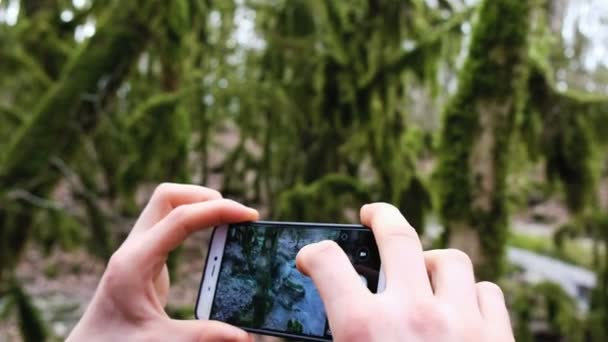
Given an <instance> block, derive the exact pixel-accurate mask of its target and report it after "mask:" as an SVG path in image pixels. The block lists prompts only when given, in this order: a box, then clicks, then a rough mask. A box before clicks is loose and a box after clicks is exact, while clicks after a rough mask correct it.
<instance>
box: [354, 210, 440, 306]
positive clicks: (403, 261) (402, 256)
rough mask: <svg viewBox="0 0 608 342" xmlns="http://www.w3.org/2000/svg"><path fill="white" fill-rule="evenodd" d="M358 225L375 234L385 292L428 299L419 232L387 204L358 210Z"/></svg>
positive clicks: (429, 294) (428, 287)
mask: <svg viewBox="0 0 608 342" xmlns="http://www.w3.org/2000/svg"><path fill="white" fill-rule="evenodd" d="M361 222H362V223H363V224H364V225H366V226H369V227H371V228H372V231H373V233H374V237H375V239H376V243H377V244H378V249H379V251H380V259H381V260H382V267H383V268H384V272H385V276H386V290H387V291H391V289H397V290H398V291H399V290H407V293H411V295H412V296H420V295H428V296H431V295H432V294H433V292H432V289H431V284H430V281H429V277H428V275H427V272H426V266H425V262H424V254H423V253H422V244H421V243H420V239H419V238H418V233H416V230H415V229H414V228H413V227H412V226H411V225H410V224H409V223H408V222H407V220H406V219H405V218H404V217H403V215H401V213H400V212H399V210H398V209H397V208H395V207H394V206H392V205H389V204H386V203H374V204H368V205H365V206H363V207H362V208H361Z"/></svg>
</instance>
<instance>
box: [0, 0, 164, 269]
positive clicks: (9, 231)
mask: <svg viewBox="0 0 608 342" xmlns="http://www.w3.org/2000/svg"><path fill="white" fill-rule="evenodd" d="M162 4H164V3H157V2H151V3H149V4H146V5H141V4H135V3H133V4H124V3H121V2H118V1H115V2H114V5H115V6H113V7H111V8H110V9H109V10H108V11H107V12H106V14H107V16H106V17H102V18H101V20H100V24H99V25H98V27H97V33H96V34H95V36H93V37H92V38H91V39H90V41H88V42H86V43H84V44H83V45H82V46H81V47H80V50H78V51H77V52H76V53H75V54H74V56H73V57H72V58H71V60H70V62H69V63H68V64H67V66H66V67H65V68H64V70H63V72H62V74H61V77H60V79H59V80H58V81H57V82H56V83H55V85H54V86H53V87H52V88H50V89H49V90H48V91H47V93H46V95H45V96H44V97H43V98H42V99H41V100H40V103H39V106H38V107H37V108H35V109H34V112H33V113H32V115H31V117H30V119H29V120H28V121H27V122H26V123H25V124H24V125H23V126H22V127H21V128H20V129H19V130H18V131H17V132H16V133H15V135H14V137H13V139H12V141H11V142H10V144H9V145H8V146H7V149H6V151H5V153H4V154H2V155H0V158H1V159H0V160H1V162H2V163H1V165H0V184H2V186H3V188H2V189H1V190H0V218H1V219H2V221H1V222H0V229H1V230H0V238H1V239H2V241H3V244H6V245H4V246H3V249H4V248H5V247H7V248H8V252H6V250H4V252H3V253H2V254H1V256H2V260H0V278H2V277H3V276H4V275H6V274H5V273H6V271H7V270H10V269H11V268H12V265H14V264H16V262H17V260H18V257H19V254H20V252H21V251H22V250H23V248H24V246H25V243H26V242H27V237H28V236H29V232H30V228H31V227H30V225H31V221H32V216H33V210H32V209H33V207H32V206H30V205H28V204H27V203H25V202H23V201H20V200H18V199H17V198H19V197H18V196H15V194H16V193H23V192H26V193H28V194H31V195H33V196H37V197H46V196H47V195H48V193H49V192H50V191H51V190H52V188H53V186H54V185H55V184H56V182H57V181H58V180H59V179H60V177H61V175H60V173H58V172H49V171H48V170H49V169H52V163H51V160H52V159H53V158H57V157H59V158H61V159H64V160H65V159H70V157H71V156H72V155H73V153H74V151H76V149H77V148H78V146H79V145H80V144H79V141H80V137H81V134H83V133H87V132H90V131H92V130H93V129H94V128H95V127H96V125H97V123H98V122H99V120H100V117H101V111H100V110H99V108H98V107H96V106H95V105H94V104H92V103H91V102H85V100H83V99H84V98H86V97H87V96H86V95H90V94H96V95H99V94H101V95H100V96H99V98H100V101H103V99H104V98H107V97H109V96H113V95H114V89H115V88H116V87H117V86H118V85H119V84H120V83H121V82H122V80H123V79H124V78H125V77H126V75H127V74H128V70H129V69H130V67H131V66H132V65H133V64H134V63H135V62H136V60H137V58H138V56H139V54H140V53H141V51H142V49H143V48H144V46H145V44H146V42H147V41H148V40H149V38H150V37H151V29H152V27H153V26H154V23H155V20H153V19H154V18H155V17H156V16H157V15H158V14H159V13H163V12H164V11H163V10H162V8H160V7H163V6H165V5H162ZM7 208H13V210H11V211H9V209H7ZM24 213H26V214H24ZM15 216H17V217H20V218H26V219H25V220H23V219H20V220H18V224H16V222H15V220H14V219H13V218H14V217H15ZM11 223H12V224H11ZM11 251H12V252H11Z"/></svg>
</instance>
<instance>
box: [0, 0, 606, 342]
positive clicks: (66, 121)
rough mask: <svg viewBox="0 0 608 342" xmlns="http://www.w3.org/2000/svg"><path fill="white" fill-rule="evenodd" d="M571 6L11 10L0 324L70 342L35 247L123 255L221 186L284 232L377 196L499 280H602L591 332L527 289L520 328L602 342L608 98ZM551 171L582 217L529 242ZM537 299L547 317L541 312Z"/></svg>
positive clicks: (542, 292)
mask: <svg viewBox="0 0 608 342" xmlns="http://www.w3.org/2000/svg"><path fill="white" fill-rule="evenodd" d="M15 5H17V7H16V8H18V12H17V13H16V17H15V20H14V22H9V21H8V19H7V18H8V15H9V12H10V11H9V7H11V6H12V8H14V6H15ZM557 7H558V6H557V2H555V1H545V0H534V1H521V0H481V1H478V2H474V3H470V2H467V1H457V0H449V1H447V0H439V1H422V0H406V1H374V0H348V1H340V2H338V1H329V0H311V1H305V0H293V1H287V0H279V1H263V0H246V1H232V0H229V1H224V0H173V1H169V2H155V1H153V2H147V3H139V2H137V3H125V2H121V1H118V0H111V1H105V2H102V1H93V0H89V1H83V2H78V3H77V2H72V1H68V0H44V1H26V0H7V1H3V2H0V9H1V10H2V12H1V13H3V14H2V15H3V16H0V18H2V20H0V44H1V46H2V49H0V75H1V77H0V89H1V90H0V297H1V299H0V309H2V310H0V311H2V312H0V314H4V316H10V315H13V316H15V317H18V318H17V320H18V321H19V322H20V324H21V331H22V335H23V337H24V339H26V340H28V341H39V340H44V339H45V338H46V337H48V336H49V334H48V329H47V328H46V327H45V324H44V322H43V320H42V319H41V316H40V314H39V313H38V312H37V310H36V308H35V306H34V305H33V302H32V300H31V298H30V297H29V296H28V294H27V291H26V290H25V286H24V284H23V283H22V282H23V280H22V279H20V278H19V277H18V276H17V274H16V272H15V270H16V267H17V265H18V264H19V262H20V260H21V259H22V256H23V254H24V252H25V251H26V249H27V248H28V246H31V244H34V243H35V244H37V245H38V247H40V248H41V250H42V251H44V252H45V253H50V252H51V251H53V250H54V249H56V248H61V249H64V250H67V251H71V250H74V249H76V248H79V247H80V246H85V247H86V249H87V250H88V251H89V252H90V254H91V255H94V256H95V257H99V258H101V259H102V260H105V259H107V258H108V257H109V256H110V255H111V253H112V251H113V250H114V249H115V248H116V247H117V246H118V244H119V243H120V242H121V241H122V240H123V239H124V238H125V236H126V234H127V232H128V229H129V227H130V224H132V222H133V220H134V219H135V217H136V216H137V214H138V212H139V210H140V208H141V206H142V205H144V204H145V200H146V198H145V196H146V195H147V194H148V193H149V192H150V190H151V189H152V188H153V187H154V186H155V185H156V184H158V183H159V182H163V181H174V182H191V183H198V184H206V185H210V186H213V187H216V188H218V189H219V190H221V191H222V193H223V194H224V195H225V196H228V197H232V198H235V199H237V200H239V201H242V202H244V203H247V204H250V205H255V206H258V207H259V208H261V209H263V210H264V212H265V213H267V215H266V216H267V217H269V218H271V219H284V220H306V221H331V222H343V221H352V220H356V210H358V208H359V207H360V206H361V205H362V204H363V203H366V202H370V201H386V202H391V203H393V204H395V205H396V206H398V207H399V208H400V209H401V211H402V212H403V213H404V214H405V216H406V217H407V218H408V220H409V221H410V223H411V224H412V225H413V226H414V227H416V228H417V229H418V231H419V233H420V234H421V235H422V234H424V233H425V232H424V228H425V227H426V226H427V222H426V218H427V217H428V216H430V215H438V216H439V218H440V220H441V222H442V223H443V225H444V226H445V231H444V232H443V237H442V238H441V240H440V241H438V243H441V244H442V245H444V246H445V245H449V246H452V247H459V248H462V249H464V250H465V251H467V252H469V254H470V255H471V257H472V259H473V262H474V263H475V265H476V266H477V272H478V274H479V275H480V278H481V279H493V280H496V279H499V278H500V277H502V276H504V275H505V272H503V270H502V267H501V266H502V265H503V264H504V260H503V252H504V249H505V246H506V244H512V245H515V246H519V247H524V248H527V249H531V250H534V251H536V252H539V253H542V254H548V255H551V256H554V257H557V258H560V259H565V260H568V261H576V262H579V263H581V264H584V265H587V266H590V267H592V268H593V269H594V270H595V271H596V273H597V275H598V288H597V289H595V290H594V292H593V296H592V305H591V312H590V313H589V315H588V317H583V318H581V317H578V316H577V315H576V314H574V313H573V311H575V309H574V308H573V305H572V303H571V302H570V299H568V298H567V295H566V294H565V293H564V292H563V291H561V290H560V289H559V288H556V287H555V286H554V285H551V284H541V285H534V286H535V287H529V288H525V289H523V290H522V293H513V294H508V295H511V297H512V298H515V299H514V303H516V305H515V308H514V310H515V311H514V312H515V314H516V315H518V317H521V319H519V320H518V321H522V322H528V320H529V319H536V320H541V321H543V322H546V324H547V326H548V327H549V329H550V330H552V331H554V332H555V333H556V334H557V335H558V336H559V337H565V338H570V339H572V340H576V339H577V338H579V336H581V335H580V334H582V333H586V334H588V335H589V336H593V337H594V338H598V339H599V340H601V337H602V336H605V332H602V329H601V328H598V327H606V326H608V313H606V308H608V295H607V291H608V271H607V270H608V261H607V260H606V258H607V255H608V253H606V246H607V245H608V235H607V232H608V226H607V225H606V222H607V220H606V211H607V208H605V205H604V207H603V206H602V205H603V204H602V203H601V201H600V200H599V194H598V190H597V189H598V188H599V184H601V180H602V177H605V176H606V174H605V172H606V171H605V170H606V166H605V162H606V159H607V156H606V153H605V150H606V145H607V143H608V138H606V137H607V136H608V135H606V132H607V131H608V125H607V124H606V123H607V122H608V120H607V118H608V107H607V106H608V100H606V98H605V97H603V96H601V95H598V94H589V93H585V92H582V91H576V90H568V91H563V89H560V87H559V86H558V85H559V80H558V79H556V77H555V74H556V72H555V70H556V68H557V66H556V65H557V64H558V63H560V62H563V60H561V61H560V59H559V58H558V56H556V54H555V53H554V51H556V50H559V49H560V48H561V47H562V46H561V45H560V44H561V43H560V40H559V39H558V38H556V34H555V33H554V32H553V31H552V30H551V29H550V26H551V22H552V20H553V19H554V17H555V16H557V14H556V13H557V12H558V11H557V9H556V8H557ZM11 13H13V14H15V13H14V11H13V12H11ZM13 14H11V15H13ZM577 57H578V58H581V57H580V55H579V56H577ZM604 72H605V71H604ZM533 168H540V169H542V171H543V172H542V174H543V175H542V177H541V179H540V180H538V179H534V180H533V181H530V182H527V181H523V182H521V183H522V184H527V183H530V184H534V186H536V187H539V188H542V192H543V193H542V196H543V198H544V197H549V196H555V197H557V198H560V199H563V201H564V202H565V203H566V206H567V208H568V210H569V214H570V217H571V222H569V223H568V224H566V225H564V226H563V227H561V228H560V229H558V230H557V233H556V236H555V239H554V241H550V240H539V239H535V238H530V237H527V236H525V235H520V234H509V233H508V228H509V225H510V218H511V216H512V213H513V209H514V207H515V209H522V207H525V206H526V205H527V204H528V201H530V198H529V197H531V196H528V195H527V192H526V191H527V190H526V189H523V190H522V192H526V193H525V194H523V195H522V194H521V193H514V192H515V191H520V190H519V189H521V188H519V187H515V186H512V182H513V179H514V178H518V177H523V178H527V177H530V178H533V177H536V175H531V174H532V173H533V172H531V171H529V170H531V169H533ZM602 172H604V174H603V173H602ZM83 228H84V229H83ZM581 237H585V238H591V239H592V245H593V248H592V249H591V250H589V249H584V248H583V247H580V244H579V242H578V240H577V239H579V238H581ZM178 260H179V253H177V254H174V255H172V256H171V259H170V265H176V264H178ZM173 269H174V267H172V270H173ZM45 272H46V273H47V275H48V276H50V277H52V276H55V273H56V270H55V269H54V268H53V267H49V268H47V269H46V270H45ZM526 291H527V292H526ZM536 300H539V301H542V303H543V305H544V306H543V307H546V308H547V309H546V310H545V311H546V312H545V314H543V315H540V316H535V317H532V318H530V317H531V316H530V315H532V313H531V308H532V305H533V304H531V303H532V302H534V301H536ZM172 313H173V314H174V315H175V316H176V317H186V316H188V315H189V314H187V310H186V311H184V309H183V308H176V309H173V310H172ZM580 322H583V323H581V324H579V323H580ZM299 324H300V323H299V322H291V326H290V328H291V329H292V330H294V331H296V330H298V329H301V325H299ZM517 332H518V335H519V336H520V337H521V338H522V339H523V340H527V339H530V338H533V335H534V334H535V333H536V332H534V331H529V329H528V328H527V327H526V326H525V325H518V327H517ZM602 334H603V335H602Z"/></svg>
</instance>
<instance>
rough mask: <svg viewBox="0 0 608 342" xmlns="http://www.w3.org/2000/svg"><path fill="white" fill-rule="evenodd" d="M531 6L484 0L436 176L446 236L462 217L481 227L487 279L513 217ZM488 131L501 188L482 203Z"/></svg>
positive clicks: (496, 267) (494, 272) (482, 269)
mask: <svg viewBox="0 0 608 342" xmlns="http://www.w3.org/2000/svg"><path fill="white" fill-rule="evenodd" d="M530 6H531V5H530V4H529V3H528V2H527V1H518V0H499V1H484V2H483V3H482V4H481V5H480V8H479V13H478V16H477V21H476V22H475V24H474V30H473V35H472V38H471V45H470V47H469V55H468V58H467V60H466V62H465V64H464V66H463V68H462V70H461V71H460V73H459V78H458V80H459V88H458V91H457V93H456V95H455V96H454V97H453V98H452V99H451V100H450V101H449V103H448V104H447V106H446V110H445V113H444V119H443V128H442V132H441V142H440V147H439V166H438V170H437V172H436V174H435V177H436V179H437V190H438V194H439V195H438V197H439V201H440V209H439V211H440V216H441V218H442V220H443V222H444V224H445V226H446V236H445V239H446V241H448V240H449V235H450V234H451V232H452V230H453V229H454V228H453V227H454V226H455V225H456V224H457V223H460V224H464V225H465V227H467V228H465V229H473V230H475V231H477V232H478V236H479V237H480V243H481V249H482V253H483V259H484V260H483V264H479V265H478V266H479V270H478V272H479V273H480V277H481V278H482V279H484V278H490V279H492V278H496V277H497V276H498V275H499V274H500V265H501V264H502V263H501V262H500V259H501V257H502V254H503V249H504V242H505V239H506V231H507V224H508V219H507V208H506V206H507V200H506V191H505V186H506V184H505V182H506V170H507V169H508V165H507V162H508V153H509V146H510V141H511V137H512V131H513V128H514V124H515V119H516V116H517V114H518V111H520V110H521V108H520V105H521V103H522V101H521V99H520V96H521V93H520V91H519V87H520V86H521V85H522V84H523V80H525V77H526V63H525V53H526V51H527V35H528V30H529V20H530V17H529V13H530ZM487 111H490V112H489V113H485V112H487ZM482 115H488V116H489V117H490V118H491V121H492V125H491V127H483V126H482V125H481V120H482ZM483 130H490V132H484V131H483ZM484 133H486V134H490V135H491V136H492V139H493V141H494V142H493V146H492V151H491V158H492V160H485V161H482V162H484V163H489V165H490V168H491V170H492V171H491V172H492V173H493V174H490V177H491V178H492V183H493V189H491V190H490V191H491V194H490V199H489V201H490V203H489V205H487V207H486V206H484V207H483V208H480V207H477V208H475V207H474V206H473V202H474V201H475V199H476V196H479V194H478V191H479V189H480V188H479V187H480V184H478V182H479V181H481V180H480V179H478V177H483V176H482V175H475V174H472V169H471V165H470V163H471V158H472V153H473V151H474V149H475V147H476V144H481V143H483V142H481V141H480V137H481V136H482V134H484ZM477 262H480V261H479V260H478V261H477Z"/></svg>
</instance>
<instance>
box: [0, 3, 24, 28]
mask: <svg viewBox="0 0 608 342" xmlns="http://www.w3.org/2000/svg"><path fill="white" fill-rule="evenodd" d="M1 4H2V1H1V0H0V5H1ZM19 8H20V7H19V0H9V1H8V4H7V6H6V7H4V6H1V7H0V23H5V24H7V25H9V26H14V25H16V24H17V20H18V19H19Z"/></svg>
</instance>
